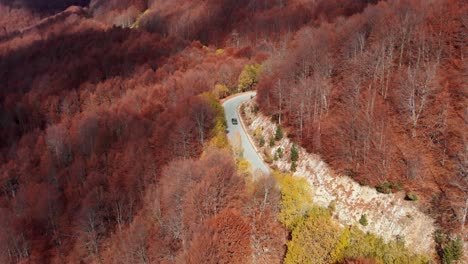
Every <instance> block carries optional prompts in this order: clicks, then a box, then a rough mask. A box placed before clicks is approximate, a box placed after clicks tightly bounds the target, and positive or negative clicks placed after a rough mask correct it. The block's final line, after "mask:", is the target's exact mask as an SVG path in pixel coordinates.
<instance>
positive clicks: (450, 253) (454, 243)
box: [442, 236, 463, 264]
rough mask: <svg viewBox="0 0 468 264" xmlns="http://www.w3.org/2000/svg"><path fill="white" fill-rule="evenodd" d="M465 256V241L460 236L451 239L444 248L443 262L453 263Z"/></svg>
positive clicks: (446, 263) (445, 263)
mask: <svg viewBox="0 0 468 264" xmlns="http://www.w3.org/2000/svg"><path fill="white" fill-rule="evenodd" d="M462 256H463V242H462V240H461V238H460V237H459V236H457V237H456V238H455V239H450V240H449V241H448V242H447V243H446V244H445V245H444V246H443V250H442V263H444V264H451V263H453V262H454V261H457V260H460V258H461V257H462Z"/></svg>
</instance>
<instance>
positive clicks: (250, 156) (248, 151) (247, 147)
mask: <svg viewBox="0 0 468 264" xmlns="http://www.w3.org/2000/svg"><path fill="white" fill-rule="evenodd" d="M255 95H256V92H248V93H243V94H240V95H238V96H235V97H233V98H230V99H228V100H226V101H225V102H224V103H223V107H224V112H225V115H226V121H227V129H228V134H227V136H228V139H229V141H230V142H231V145H233V142H234V140H235V138H236V135H237V134H239V135H240V139H241V143H242V148H243V150H244V152H243V155H244V158H245V159H246V160H247V161H249V162H250V164H251V165H252V168H251V169H252V173H253V174H254V175H255V174H256V172H257V171H260V172H262V173H264V174H269V173H270V169H269V168H268V166H267V165H266V164H265V162H263V159H262V158H261V157H260V155H259V154H258V153H257V151H256V150H255V147H254V146H253V145H252V142H251V139H250V138H249V136H248V135H247V132H246V131H245V128H244V126H243V125H242V120H241V118H240V115H239V111H238V110H239V106H240V105H241V104H242V103H243V102H245V101H248V100H250V99H251V97H252V96H255ZM232 118H237V120H238V121H239V122H238V124H237V125H234V124H233V123H232V121H231V120H232Z"/></svg>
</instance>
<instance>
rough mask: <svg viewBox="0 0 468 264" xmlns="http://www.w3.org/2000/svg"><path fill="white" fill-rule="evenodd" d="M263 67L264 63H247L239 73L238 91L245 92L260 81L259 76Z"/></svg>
mask: <svg viewBox="0 0 468 264" xmlns="http://www.w3.org/2000/svg"><path fill="white" fill-rule="evenodd" d="M261 68H262V65H260V64H252V65H245V67H244V69H243V70H242V72H241V74H240V75H239V84H238V86H237V89H238V91H240V92H245V91H248V90H251V89H252V88H253V87H255V86H256V85H257V83H258V76H259V74H260V72H261Z"/></svg>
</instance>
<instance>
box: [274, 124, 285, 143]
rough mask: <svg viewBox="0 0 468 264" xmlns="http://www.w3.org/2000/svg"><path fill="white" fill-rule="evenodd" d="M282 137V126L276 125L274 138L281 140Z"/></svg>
mask: <svg viewBox="0 0 468 264" xmlns="http://www.w3.org/2000/svg"><path fill="white" fill-rule="evenodd" d="M282 138H283V128H281V126H280V125H278V126H277V127H276V132H275V140H276V141H278V140H281V139H282Z"/></svg>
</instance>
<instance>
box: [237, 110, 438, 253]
mask: <svg viewBox="0 0 468 264" xmlns="http://www.w3.org/2000/svg"><path fill="white" fill-rule="evenodd" d="M253 109H254V102H253V101H249V102H247V103H245V104H244V105H243V107H242V108H241V112H242V113H241V114H242V116H243V119H244V122H245V124H246V126H247V129H248V133H249V134H250V136H251V138H252V139H253V141H254V142H255V144H256V147H257V149H258V150H259V152H260V153H261V155H263V158H264V160H265V161H267V163H269V165H270V166H271V167H272V168H276V169H278V170H279V171H286V172H289V171H290V168H291V162H290V151H291V147H292V145H293V142H291V140H289V139H288V138H287V137H286V136H285V137H283V139H282V140H279V141H277V142H276V143H275V145H274V146H272V147H270V146H269V139H270V138H271V137H272V136H274V133H275V131H276V124H275V123H273V122H272V121H271V119H270V118H268V117H266V116H263V115H262V114H261V113H259V112H258V113H255V112H254V111H252V110H253ZM259 132H260V133H261V136H262V137H263V140H264V142H265V143H264V145H263V147H260V143H259ZM255 134H256V135H255ZM279 148H282V151H281V152H282V153H283V154H282V155H280V156H281V157H278V156H279V155H278V154H277V155H276V157H275V153H277V150H278V149H279ZM298 150H299V161H298V162H297V169H296V171H295V172H294V175H295V176H298V177H305V178H307V180H308V181H309V182H310V183H311V184H312V186H313V192H312V193H311V195H312V196H313V200H314V202H315V203H316V204H318V205H320V206H324V207H328V206H332V207H334V217H335V218H336V219H337V220H338V221H339V222H340V223H341V224H342V225H357V226H359V227H360V228H361V229H362V230H363V231H366V232H371V233H374V234H377V235H379V236H381V237H383V238H384V239H385V240H386V241H389V240H391V239H403V240H404V241H405V244H406V245H407V246H408V247H409V248H411V249H413V250H414V251H416V252H418V253H424V254H429V255H431V254H433V252H434V239H433V237H434V231H435V227H434V220H433V219H432V218H431V217H429V216H428V215H426V214H424V213H422V212H421V211H420V210H419V208H418V207H417V202H412V201H406V200H404V199H403V195H402V194H401V193H396V194H382V193H379V192H377V191H376V190H375V189H374V188H371V187H368V186H361V185H360V184H358V183H357V182H355V181H354V180H353V179H351V178H349V177H347V176H342V175H337V174H336V173H335V172H333V170H332V169H331V168H329V167H328V165H327V164H326V163H325V162H323V161H322V160H321V158H320V156H319V155H316V154H312V153H307V152H306V151H305V149H303V148H301V147H298ZM273 157H275V158H273ZM364 214H365V215H366V217H367V220H368V224H367V226H363V225H360V224H359V219H360V218H361V216H362V215H364Z"/></svg>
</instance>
